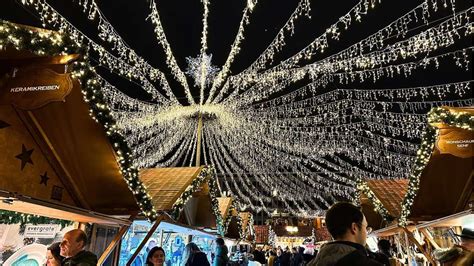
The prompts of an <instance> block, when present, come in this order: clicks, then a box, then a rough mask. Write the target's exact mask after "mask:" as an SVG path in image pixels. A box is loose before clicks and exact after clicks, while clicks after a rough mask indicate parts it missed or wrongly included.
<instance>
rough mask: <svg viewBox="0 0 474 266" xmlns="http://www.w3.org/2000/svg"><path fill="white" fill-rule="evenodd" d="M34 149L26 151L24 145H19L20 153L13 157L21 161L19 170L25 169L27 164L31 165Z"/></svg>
mask: <svg viewBox="0 0 474 266" xmlns="http://www.w3.org/2000/svg"><path fill="white" fill-rule="evenodd" d="M33 151H34V149H31V150H27V149H26V147H25V144H21V153H20V154H18V155H17V156H15V158H17V159H19V160H21V170H22V171H23V169H24V168H25V166H26V164H27V163H30V164H33V161H32V160H31V154H32V153H33Z"/></svg>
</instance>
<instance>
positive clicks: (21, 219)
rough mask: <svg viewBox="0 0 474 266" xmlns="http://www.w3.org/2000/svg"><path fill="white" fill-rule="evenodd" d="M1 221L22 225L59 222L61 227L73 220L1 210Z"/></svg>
mask: <svg viewBox="0 0 474 266" xmlns="http://www.w3.org/2000/svg"><path fill="white" fill-rule="evenodd" d="M0 223H2V224H20V227H24V226H25V225H27V224H32V225H38V224H59V225H61V227H66V226H69V225H71V224H72V223H73V222H71V221H66V220H60V219H52V218H48V217H43V216H38V215H33V214H26V213H21V212H14V211H5V210H0Z"/></svg>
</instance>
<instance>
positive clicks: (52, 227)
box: [23, 224, 60, 238]
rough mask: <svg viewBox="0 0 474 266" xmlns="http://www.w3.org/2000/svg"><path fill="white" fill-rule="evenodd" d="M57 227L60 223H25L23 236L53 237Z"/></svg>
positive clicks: (58, 227) (57, 229)
mask: <svg viewBox="0 0 474 266" xmlns="http://www.w3.org/2000/svg"><path fill="white" fill-rule="evenodd" d="M59 229H60V225H57V224H42V225H27V226H26V228H25V234H24V235H23V236H24V237H25V238H30V237H31V238H54V237H55V236H56V233H57V232H58V231H59Z"/></svg>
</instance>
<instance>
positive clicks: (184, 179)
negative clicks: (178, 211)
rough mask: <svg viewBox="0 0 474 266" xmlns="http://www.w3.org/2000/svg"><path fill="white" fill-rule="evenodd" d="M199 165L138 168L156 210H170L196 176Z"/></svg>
mask: <svg viewBox="0 0 474 266" xmlns="http://www.w3.org/2000/svg"><path fill="white" fill-rule="evenodd" d="M200 171H201V167H174V168H149V169H143V170H140V180H141V181H142V182H143V184H144V185H145V186H146V187H147V190H148V194H150V196H151V198H152V203H153V205H154V206H155V209H156V210H157V211H170V210H171V209H172V208H173V204H174V203H175V202H176V200H178V198H179V197H180V196H181V194H182V193H183V192H184V191H185V190H186V188H187V187H188V186H189V185H190V184H191V183H192V181H193V180H194V179H195V178H196V177H197V176H198V174H199V173H200Z"/></svg>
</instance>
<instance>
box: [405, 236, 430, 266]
mask: <svg viewBox="0 0 474 266" xmlns="http://www.w3.org/2000/svg"><path fill="white" fill-rule="evenodd" d="M402 228H403V231H405V234H406V235H407V237H408V240H409V241H410V242H412V243H413V244H415V245H416V247H417V248H418V249H419V250H420V251H421V252H422V253H423V255H425V257H426V259H428V261H429V262H430V263H431V265H436V263H435V261H434V259H433V258H432V257H431V255H430V254H429V253H428V252H426V250H425V249H424V248H423V247H422V246H421V244H420V243H418V240H416V238H415V237H414V236H413V234H412V233H411V232H410V231H408V229H406V227H402Z"/></svg>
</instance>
